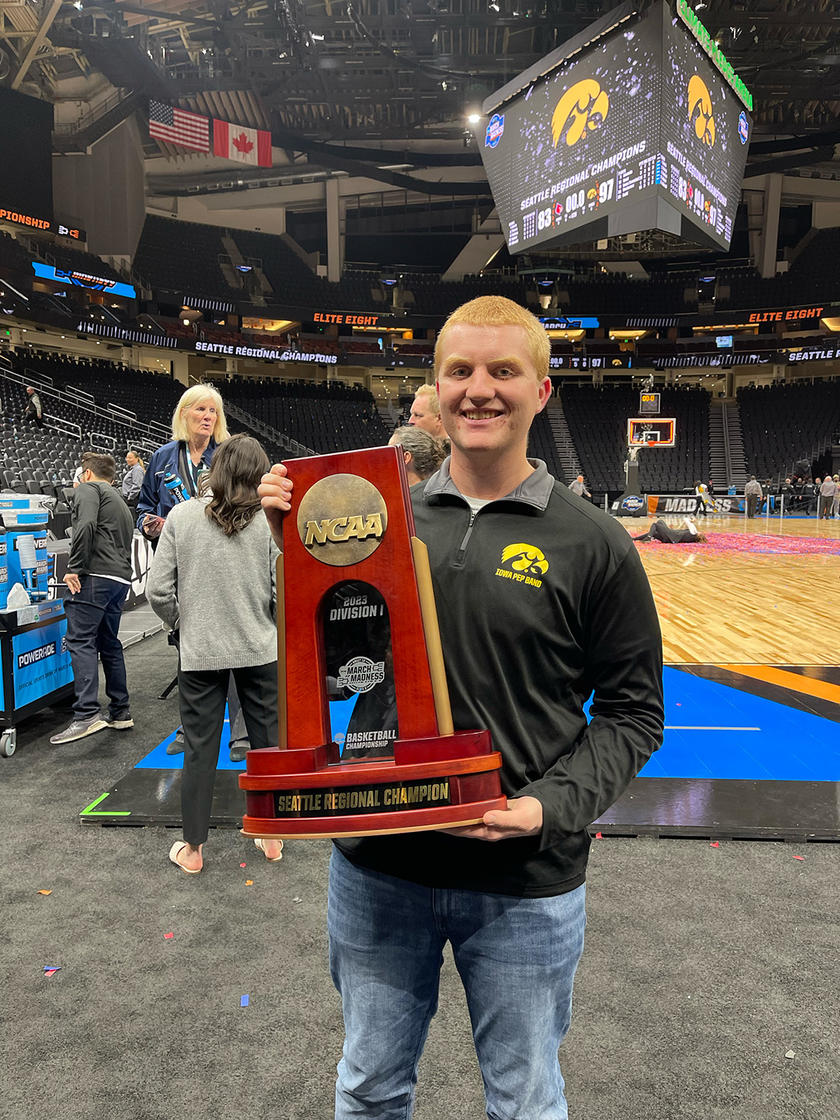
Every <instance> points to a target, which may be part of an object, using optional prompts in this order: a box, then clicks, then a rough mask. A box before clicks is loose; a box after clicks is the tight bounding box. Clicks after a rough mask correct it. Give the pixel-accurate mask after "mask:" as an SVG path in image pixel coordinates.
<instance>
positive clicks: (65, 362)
mask: <svg viewBox="0 0 840 1120" xmlns="http://www.w3.org/2000/svg"><path fill="white" fill-rule="evenodd" d="M15 364H16V366H17V369H18V371H19V372H20V373H21V374H23V373H24V371H25V370H26V369H31V370H34V371H35V372H36V373H43V374H46V375H47V376H49V377H51V378H52V380H53V382H54V384H55V385H56V387H58V388H63V389H70V388H73V387H75V388H77V389H82V390H84V392H86V393H90V394H91V395H92V396H93V397H95V398H96V402H97V404H98V405H99V406H100V407H101V408H107V406H108V405H110V404H115V405H117V406H118V407H120V408H125V409H128V410H129V412H133V413H134V414H135V415H136V417H137V419H138V420H139V421H141V422H142V423H148V422H149V421H155V422H156V423H158V424H163V425H164V426H165V427H167V428H168V427H169V424H170V421H171V419H172V411H173V409H174V408H175V405H176V403H177V401H178V398H179V397H180V396H181V394H182V393H183V391H184V386H183V385H181V383H180V382H178V381H174V380H173V379H172V378H171V377H169V376H168V375H166V374H160V373H151V372H149V371H148V370H141V369H132V368H131V367H129V366H126V365H122V364H117V363H115V362H108V361H104V360H103V361H90V360H88V359H84V358H82V359H78V360H76V359H73V358H69V357H64V356H62V355H59V354H54V353H48V352H45V351H36V350H26V351H24V352H23V353H18V355H17V356H16V359H15ZM46 411H50V409H49V408H46Z"/></svg>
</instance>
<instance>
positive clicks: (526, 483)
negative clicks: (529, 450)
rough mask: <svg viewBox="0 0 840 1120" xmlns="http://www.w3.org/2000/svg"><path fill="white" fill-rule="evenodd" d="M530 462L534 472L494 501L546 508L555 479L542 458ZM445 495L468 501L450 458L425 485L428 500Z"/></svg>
mask: <svg viewBox="0 0 840 1120" xmlns="http://www.w3.org/2000/svg"><path fill="white" fill-rule="evenodd" d="M528 462H529V463H530V464H531V466H532V467H533V468H534V470H533V472H532V473H531V474H529V475H528V477H527V478H525V479H523V481H522V482H520V483H519V485H518V486H517V487H516V488H515V489H513V490H511V492H510V493H509V494H505V495H504V497H502V498H496V499H494V501H502V502H521V503H523V504H524V505H528V506H533V507H534V508H535V509H539V510H544V509H545V508H546V506H547V505H548V500H549V498H550V497H551V492H552V490H553V489H554V479H553V477H552V476H551V475H550V474H549V473H548V468H547V467H546V465H545V463H544V462H543V461H542V459H529V460H528ZM444 496H447V497H453V498H460V500H461V501H462V502H463V501H466V498H465V497H464V495H463V494H462V493H461V491H460V490H459V489H458V487H457V486H456V485H455V483H454V482H453V481H452V476H451V475H450V473H449V459H448V458H447V459H445V460H444V461H443V464H442V466H441V468H440V470H438V471H436V472H435V473H434V474H433V475H432V476H431V478H430V479H429V480H428V481H427V482H426V485H425V486H424V487H423V497H424V499H425V500H426V501H431V502H436V501H439V500H440V498H442V497H444Z"/></svg>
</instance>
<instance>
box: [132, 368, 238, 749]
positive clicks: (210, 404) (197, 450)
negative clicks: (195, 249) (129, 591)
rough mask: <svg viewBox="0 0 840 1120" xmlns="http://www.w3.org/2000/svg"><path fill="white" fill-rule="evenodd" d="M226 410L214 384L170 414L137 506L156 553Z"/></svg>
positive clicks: (192, 393)
mask: <svg viewBox="0 0 840 1120" xmlns="http://www.w3.org/2000/svg"><path fill="white" fill-rule="evenodd" d="M228 437H229V433H228V429H227V423H226V421H225V408H224V404H223V403H222V398H221V396H220V395H219V393H218V391H217V390H216V389H214V388H213V386H212V385H202V384H199V385H192V386H191V387H190V388H189V389H187V390H186V392H185V393H182V394H181V399H180V400H179V401H178V403H177V405H176V406H175V411H174V412H173V413H172V440H171V442H169V443H165V444H164V445H163V447H159V448H158V449H157V451H156V452H155V453H154V455H152V457H151V459H150V460H149V465H148V467H147V468H146V473H145V475H144V476H143V485H142V486H141V487H140V497H139V498H138V499H137V505H136V507H135V521H136V525H137V528H138V529H139V530H140V532H141V533H142V534H143V536H144V537H147V538H148V539H149V540H150V541H151V542H152V548H157V543H158V538H159V537H160V534H161V531H162V529H163V526H164V524H165V523H166V515H167V514H168V513H169V512H170V510H172V509H174V508H175V506H178V505H180V504H181V503H182V502H186V501H188V500H189V499H190V498H194V497H196V495H197V494H198V484H199V480H200V478H201V475H202V474H204V473H205V472H206V471H209V470H210V464H211V463H212V461H213V455H214V454H215V452H216V448H217V447H218V446H219V444H221V443H224V441H225V440H226V439H228ZM230 704H231V712H230V720H231V746H230V758H231V762H239V761H241V760H242V759H243V758H244V757H245V752H246V751H247V749H248V742H247V736H246V735H245V728H244V723H243V721H242V718H241V713H240V710H239V703H238V699H237V696H236V690H235V689H234V688H233V687H232V688H231V695H230ZM183 749H184V737H183V733H182V731H181V729H180V728H179V729H178V732H177V734H176V736H175V738H174V739H173V740H172V742H171V743H170V744H169V745H168V746H167V748H166V753H167V754H181V752H182V751H183Z"/></svg>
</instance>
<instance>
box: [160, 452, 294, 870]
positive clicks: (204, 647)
mask: <svg viewBox="0 0 840 1120" xmlns="http://www.w3.org/2000/svg"><path fill="white" fill-rule="evenodd" d="M268 467H269V463H268V458H267V456H266V454H265V452H264V451H263V449H262V447H261V446H260V444H259V443H258V442H257V441H256V440H255V439H252V438H251V437H250V436H245V435H237V436H233V437H232V438H231V439H229V440H227V441H225V442H224V443H223V444H222V445H221V446H220V447H219V448H218V449H217V451H216V454H215V456H214V457H213V464H212V466H211V468H210V472H209V474H208V475H206V476H205V477H204V478H203V479H202V485H201V487H200V489H199V497H198V499H197V500H196V501H192V502H184V503H183V504H181V505H177V506H175V507H174V508H173V509H171V510H170V511H169V513H168V514H167V516H166V524H165V525H164V528H163V532H162V533H161V535H160V543H159V544H158V548H157V552H156V553H155V557H154V560H153V561H152V566H151V569H150V571H149V580H148V585H147V588H146V594H147V596H148V599H149V602H150V604H151V606H152V609H153V610H154V611H155V613H156V614H157V615H158V616H159V617H160V618H162V619H163V621H164V622H165V623H166V625H167V626H169V627H170V628H171V629H172V630H177V631H179V633H180V667H179V670H178V693H179V697H180V706H181V724H182V726H183V729H184V740H185V751H184V773H183V777H182V779H181V810H182V815H183V820H184V839H183V840H176V841H175V843H174V844H173V845H172V847H171V849H170V851H169V858H170V860H172V862H173V863H177V865H178V866H179V867H180V868H181V869H182V870H183V871H186V872H187V873H188V874H192V875H194V874H197V873H198V872H199V871H200V870H201V868H202V866H203V855H202V848H203V845H204V842H205V841H206V839H207V833H208V829H209V825H210V807H211V803H212V800H213V785H214V783H215V778H216V762H217V759H218V755H219V744H220V740H221V734H222V725H223V722H224V714H225V700H226V697H227V689H228V682H229V679H230V674H231V673H233V676H234V679H235V681H236V687H237V690H238V692H239V696H240V699H241V701H242V712H243V715H244V717H245V724H246V727H247V729H248V736H249V738H250V740H251V746H252V747H273V746H276V745H277V629H276V624H275V600H276V595H275V563H276V560H277V546H276V545H275V544H274V542H273V540H272V538H271V533H270V532H269V528H268V523H267V521H266V519H265V515H264V514H263V512H262V509H261V508H260V500H259V497H258V495H257V485H258V484H259V481H260V478H261V476H262V475H263V474H264V473H265V472H266V471H267V470H268ZM255 844H256V845H257V847H258V848H260V849H261V851H263V852H264V853H265V856H266V858H267V859H269V860H271V861H275V860H278V859H280V858H281V857H282V847H283V842H282V840H265V841H263V840H256V841H255Z"/></svg>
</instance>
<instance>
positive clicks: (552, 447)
mask: <svg viewBox="0 0 840 1120" xmlns="http://www.w3.org/2000/svg"><path fill="white" fill-rule="evenodd" d="M528 455H529V456H530V457H531V458H532V459H542V461H543V462H544V463H545V465H546V466H547V467H548V470H549V474H553V475H554V477H555V478H559V479H560V481H561V482H565V483H569V482H571V481H572V480H571V479H570V478H567V477H566V472H565V471H564V470H563V467H562V466H561V464H560V459H559V456H558V454H557V444H556V443H555V441H554V433H553V432H552V430H551V426H550V425H549V423H548V417H547V416H546V414H545V412H538V413H537V415H536V416H535V417H534V423H533V424H532V425H531V432H530V435H529V437H528Z"/></svg>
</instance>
